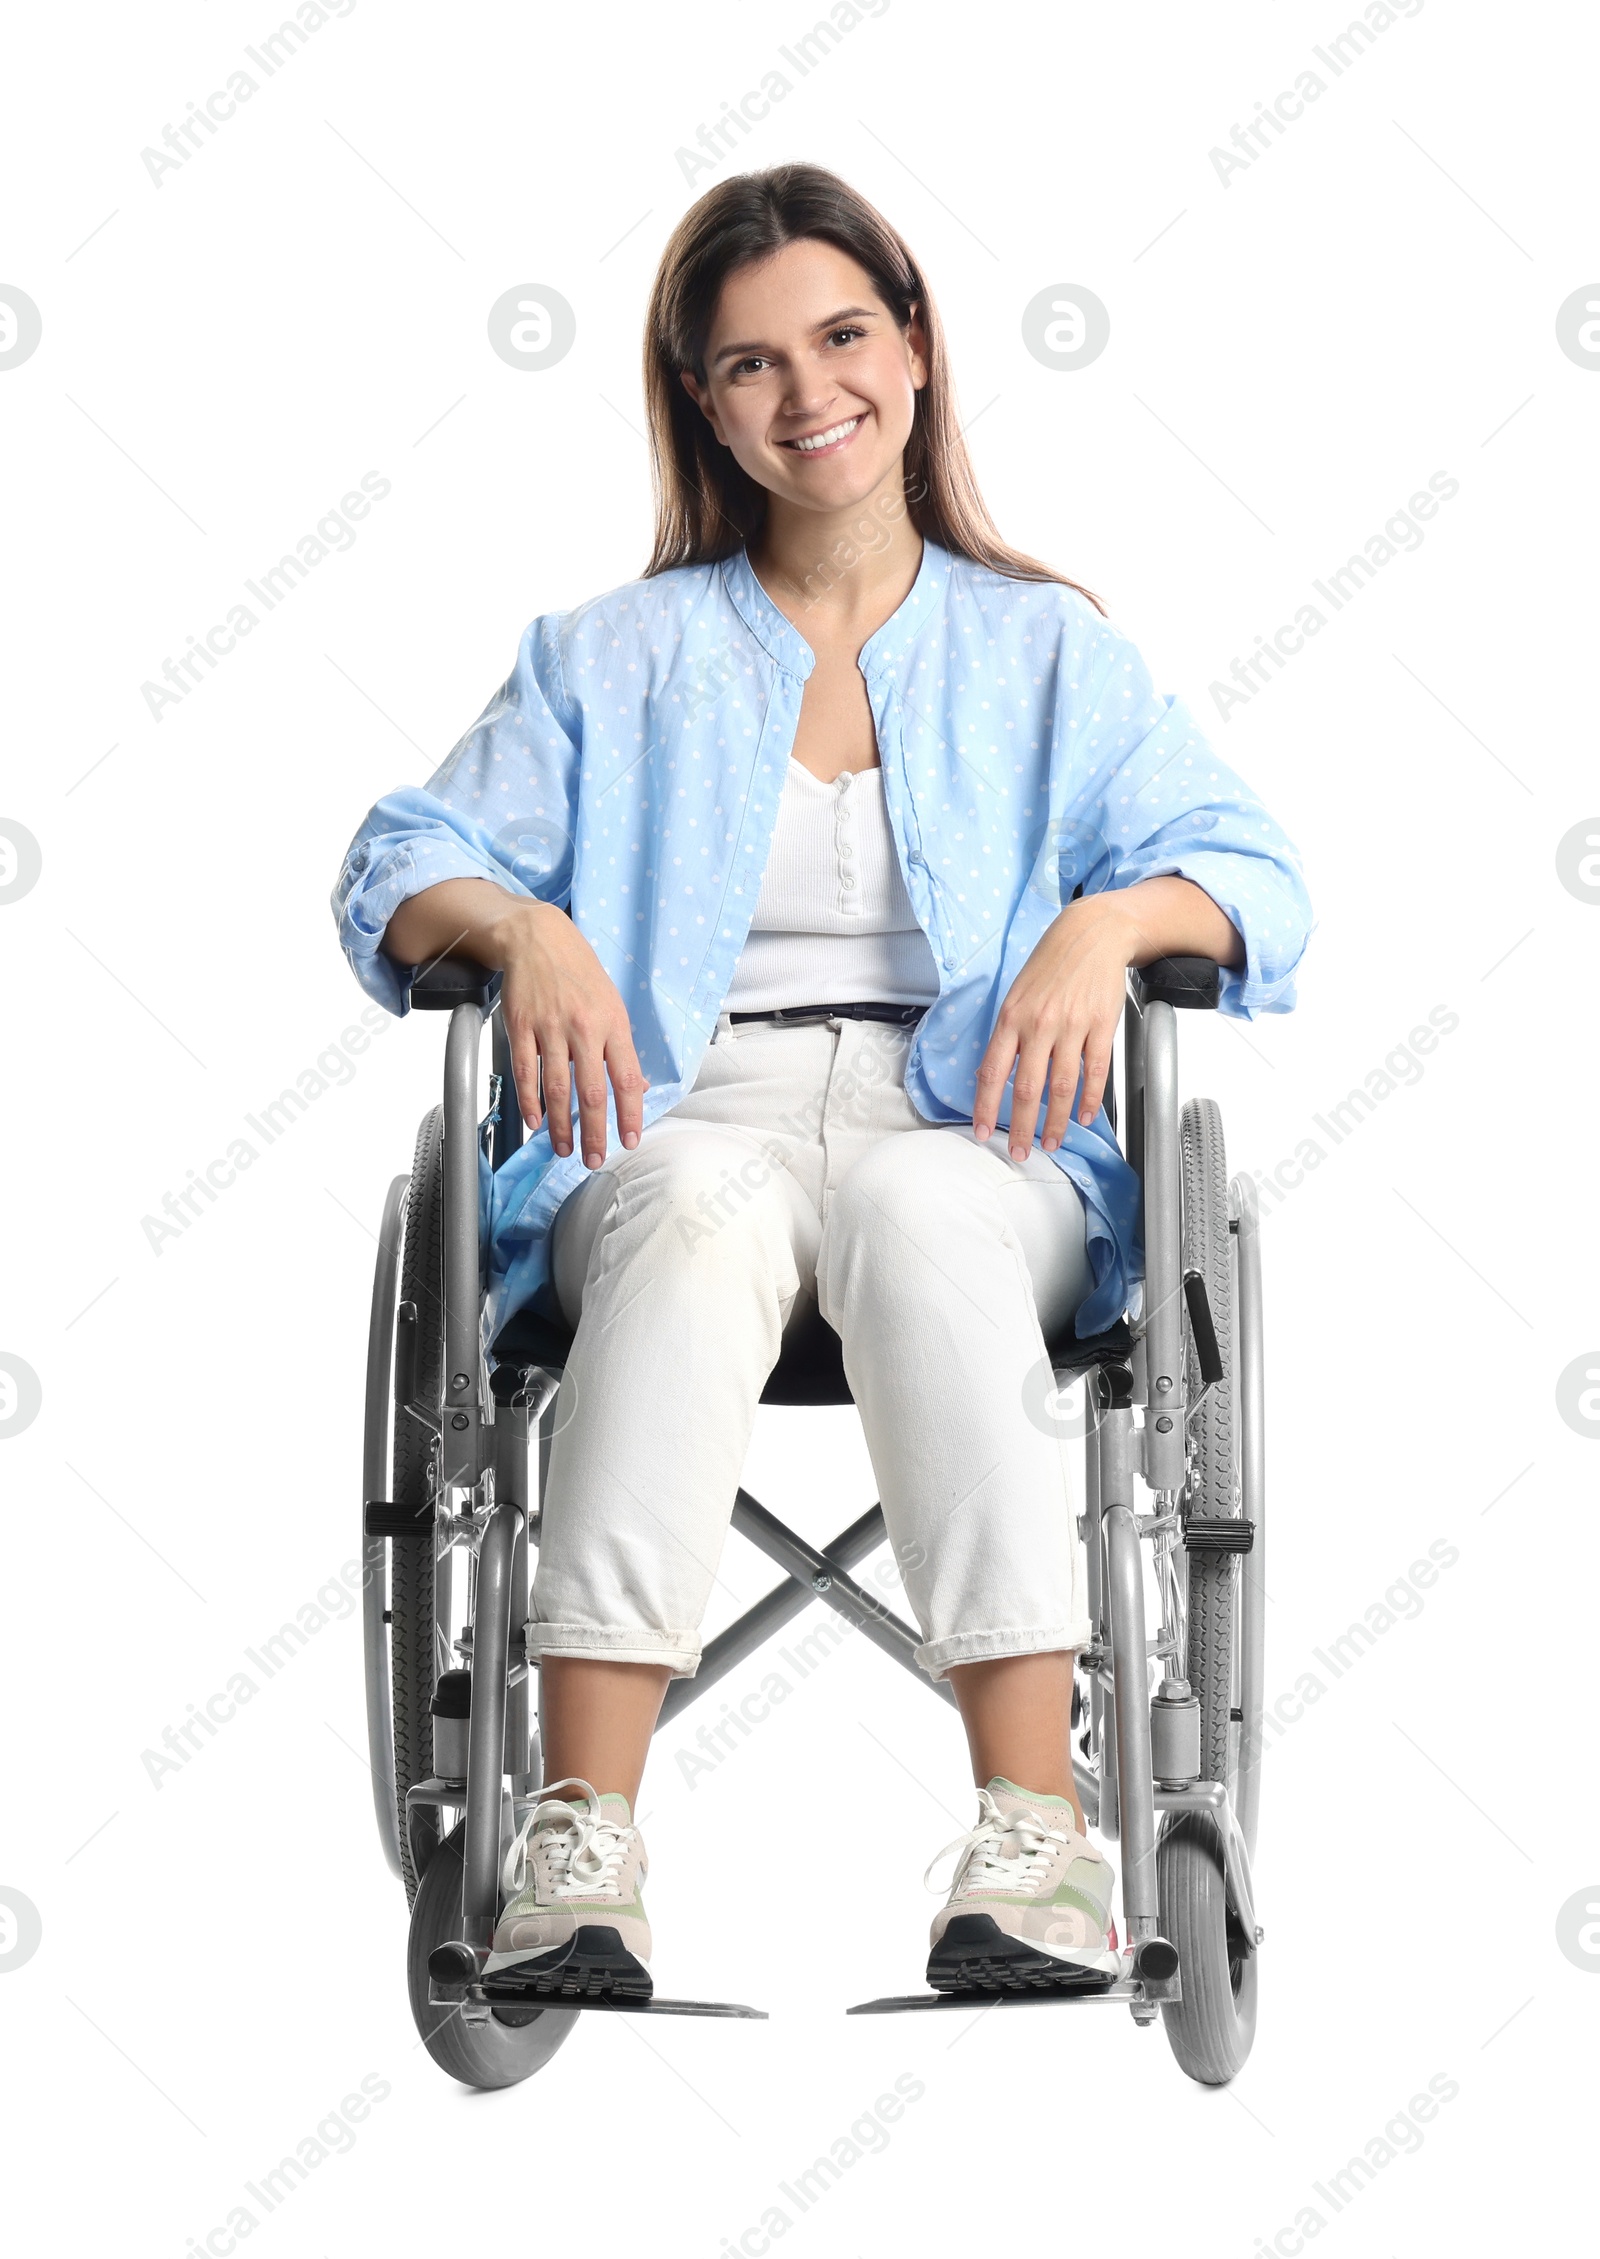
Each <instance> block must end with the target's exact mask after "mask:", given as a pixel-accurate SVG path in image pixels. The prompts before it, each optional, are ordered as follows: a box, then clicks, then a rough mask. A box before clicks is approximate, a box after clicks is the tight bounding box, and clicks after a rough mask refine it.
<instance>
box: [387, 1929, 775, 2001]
mask: <svg viewBox="0 0 1600 2259" xmlns="http://www.w3.org/2000/svg"><path fill="white" fill-rule="evenodd" d="M579 1936H580V1937H581V1938H582V1939H583V1940H584V1952H583V1955H582V1958H581V1965H573V1966H570V1967H569V1957H570V1956H571V1951H572V1949H571V1948H570V1947H569V1948H568V1950H567V1952H566V1953H530V1954H527V1955H526V1956H525V1957H524V1958H523V1959H522V1960H520V1961H518V1962H513V1963H512V1964H511V1965H510V1966H509V1967H502V1968H498V1969H494V1970H490V1971H488V1972H487V1973H483V1963H484V1961H485V1960H486V1959H487V1955H486V1954H483V1953H482V1952H480V1951H479V1950H477V1949H475V1948H474V1947H472V1946H471V1945H468V1944H467V1943H466V1942H465V1941H464V1940H462V1939H459V1938H453V1939H451V1940H450V1941H449V1942H448V1943H446V1944H444V1945H439V1946H435V1948H434V1950H433V1952H432V1953H430V1954H429V1956H428V2004H429V2006H430V2007H433V2008H459V2009H461V2010H463V2011H464V2012H465V2013H466V2014H467V2016H468V2017H469V2019H470V2018H471V2017H472V2016H473V2015H474V2013H476V2014H477V2015H480V2016H481V2015H486V2014H488V2013H490V2012H492V2011H493V2010H494V2009H495V2008H534V2009H544V2008H549V2009H552V2010H555V2011H557V2012H558V2013H562V2014H565V2013H568V2012H572V2013H576V2012H577V2011H579V2010H583V2009H596V2008H600V2009H608V2010H610V2012H611V2013H612V2014H613V2015H626V2016H744V2017H750V2018H753V2019H756V2020H757V2021H759V2022H762V2023H765V2022H766V2021H767V2012H766V2010H765V2009H764V2008H746V2007H744V2006H742V2005H741V2004H740V2003H738V2002H737V2001H725V2000H658V1999H657V1998H656V1997H655V1996H654V1993H653V1991H652V1988H651V1983H650V1974H649V1971H648V1970H647V1969H646V1968H644V1966H643V1965H642V1964H641V1963H640V1962H638V1961H636V1960H634V1958H633V1956H632V1955H631V1954H630V1953H626V1952H624V1951H623V1950H622V1947H621V1944H620V1941H619V1940H618V1939H617V1936H616V1932H615V1931H614V1930H610V1929H588V1930H583V1931H580V1932H579ZM575 1942H576V1941H575Z"/></svg>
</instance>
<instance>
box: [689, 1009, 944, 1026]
mask: <svg viewBox="0 0 1600 2259" xmlns="http://www.w3.org/2000/svg"><path fill="white" fill-rule="evenodd" d="M927 1009H928V1007H927V1005H926V1004H879V1003H867V1004H786V1005H784V1006H783V1007H782V1008H781V1009H780V1010H779V1011H776V1012H730V1013H729V1014H728V1018H729V1020H730V1021H731V1022H732V1023H733V1024H734V1025H735V1026H737V1025H738V1023H739V1022H740V1021H741V1020H768V1021H770V1022H771V1023H772V1025H773V1026H774V1027H780V1028H793V1027H804V1026H807V1025H810V1024H812V1023H814V1022H816V1021H817V1020H888V1021H890V1022H891V1023H892V1025H894V1026H895V1027H901V1028H914V1027H915V1026H916V1024H917V1022H918V1020H920V1019H921V1018H922V1016H923V1014H924V1013H925V1012H926V1011H927Z"/></svg>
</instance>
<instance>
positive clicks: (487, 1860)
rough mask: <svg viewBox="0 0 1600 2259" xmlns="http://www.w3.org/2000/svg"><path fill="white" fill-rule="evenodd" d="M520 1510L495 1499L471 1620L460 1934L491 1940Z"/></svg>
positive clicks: (481, 1551) (483, 1941)
mask: <svg viewBox="0 0 1600 2259" xmlns="http://www.w3.org/2000/svg"><path fill="white" fill-rule="evenodd" d="M524 1528H525V1524H524V1521H523V1513H522V1509H521V1508H520V1507H518V1506H509V1505H508V1506H497V1507H496V1508H495V1510H494V1512H493V1513H492V1514H491V1515H490V1517H489V1521H488V1526H487V1527H486V1528H485V1530H484V1533H483V1538H482V1541H481V1543H480V1544H479V1547H478V1580H477V1582H478V1590H477V1607H476V1611H475V1613H474V1616H473V1619H472V1726H471V1733H470V1737H469V1739H468V1742H467V1817H466V1840H465V1844H464V1846H463V1861H462V1878H461V1913H462V1930H461V1934H462V1936H463V1937H464V1938H465V1939H466V1941H467V1943H468V1944H469V1945H487V1944H488V1942H489V1940H490V1938H491V1937H492V1936H493V1935H494V1925H495V1917H496V1915H497V1914H498V1912H499V1910H500V1815H501V1809H502V1792H503V1786H504V1778H503V1777H504V1773H505V1761H506V1666H507V1660H508V1650H509V1646H510V1633H511V1581H512V1569H513V1565H514V1562H515V1557H516V1550H517V1536H518V1532H519V1530H522V1529H524Z"/></svg>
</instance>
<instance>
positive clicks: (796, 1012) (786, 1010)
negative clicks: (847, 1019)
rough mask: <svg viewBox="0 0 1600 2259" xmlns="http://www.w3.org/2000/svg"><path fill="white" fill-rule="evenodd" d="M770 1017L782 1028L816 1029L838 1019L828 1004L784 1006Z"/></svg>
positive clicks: (774, 1023)
mask: <svg viewBox="0 0 1600 2259" xmlns="http://www.w3.org/2000/svg"><path fill="white" fill-rule="evenodd" d="M769 1016H770V1018H771V1020H772V1023H773V1025H774V1026H775V1027H780V1028H802V1027H816V1026H818V1025H819V1024H820V1023H821V1022H823V1021H825V1020H831V1019H833V1018H835V1017H836V1015H835V1014H834V1013H833V1012H832V1011H831V1010H830V1009H829V1007H828V1006H827V1005H826V1004H783V1005H780V1006H779V1007H778V1009H777V1011H775V1012H773V1013H771V1014H770V1015H769Z"/></svg>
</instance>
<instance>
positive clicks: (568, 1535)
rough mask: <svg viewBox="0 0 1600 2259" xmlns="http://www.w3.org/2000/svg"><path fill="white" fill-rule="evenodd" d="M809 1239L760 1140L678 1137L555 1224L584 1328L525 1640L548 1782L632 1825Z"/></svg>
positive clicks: (608, 1170) (572, 1205)
mask: <svg viewBox="0 0 1600 2259" xmlns="http://www.w3.org/2000/svg"><path fill="white" fill-rule="evenodd" d="M730 1187H731V1189H730ZM808 1222H809V1242H810V1244H809V1245H808V1244H807V1242H808V1230H807V1226H808ZM818 1229H819V1227H818V1225H817V1221H816V1217H815V1215H814V1213H813V1212H812V1211H811V1210H810V1209H809V1206H808V1204H807V1203H806V1202H805V1201H804V1199H803V1197H802V1196H801V1195H800V1194H799V1192H798V1189H797V1188H796V1186H795V1185H794V1183H793V1181H792V1179H791V1178H790V1176H789V1172H788V1171H787V1170H786V1169H784V1168H783V1167H782V1166H781V1162H775V1160H774V1158H773V1154H772V1152H771V1151H769V1150H768V1149H767V1147H765V1146H764V1145H763V1144H762V1143H761V1141H760V1140H759V1138H758V1137H757V1136H756V1135H755V1134H754V1133H753V1132H750V1133H747V1132H741V1131H738V1130H735V1129H731V1128H727V1127H722V1126H717V1127H713V1126H710V1125H708V1124H705V1123H697V1122H683V1121H677V1122H675V1121H673V1120H672V1119H671V1117H667V1118H666V1119H664V1120H663V1121H662V1122H659V1123H657V1124H655V1125H653V1127H652V1129H651V1130H650V1131H647V1132H646V1134H645V1136H644V1137H643V1138H642V1139H641V1141H640V1143H639V1145H638V1146H637V1147H635V1148H634V1150H633V1151H632V1152H631V1153H630V1152H622V1153H619V1154H618V1155H617V1156H616V1157H615V1159H614V1161H612V1162H608V1163H607V1165H606V1167H605V1168H604V1169H603V1170H600V1171H597V1172H596V1173H595V1175H594V1176H592V1177H590V1178H589V1179H587V1180H586V1181H585V1182H584V1183H583V1184H582V1185H581V1186H580V1187H579V1189H578V1191H577V1192H576V1193H574V1194H573V1196H572V1198H571V1200H570V1201H569V1202H568V1203H567V1204H566V1205H565V1206H564V1207H563V1208H562V1210H561V1211H560V1214H559V1216H558V1218H557V1223H556V1233H555V1241H554V1246H553V1249H552V1256H553V1262H554V1270H555V1279H556V1286H557V1291H558V1293H559V1295H560V1298H561V1300H562V1303H563V1307H564V1308H565V1309H566V1311H567V1314H568V1317H569V1320H570V1319H574V1318H575V1319H577V1320H578V1323H577V1331H576V1336H575V1339H574V1343H573V1351H572V1356H571V1359H570V1360H569V1362H568V1365H567V1369H566V1373H565V1376H564V1378H563V1381H562V1386H561V1392H560V1395H559V1397H558V1399H557V1407H556V1426H555V1433H554V1437H553V1440H552V1445H551V1453H550V1464H549V1469H548V1477H547V1481H546V1487H545V1498H544V1504H543V1514H542V1523H541V1536H540V1548H539V1561H538V1571H537V1575H536V1577H535V1581H534V1589H533V1600H532V1609H531V1619H530V1623H529V1628H528V1644H529V1650H530V1653H531V1654H532V1655H533V1656H535V1657H537V1658H538V1659H539V1663H540V1668H541V1674H542V1685H543V1696H542V1712H543V1721H544V1776H545V1778H546V1779H547V1780H559V1779H563V1778H566V1777H569V1776H572V1777H576V1778H578V1779H582V1780H587V1781H589V1782H590V1783H591V1784H592V1785H593V1786H594V1787H595V1788H596V1789H599V1790H601V1791H602V1792H605V1791H608V1790H609V1791H614V1792H616V1793H619V1794H621V1795H624V1796H626V1797H627V1798H628V1800H629V1804H630V1807H631V1805H632V1803H633V1800H634V1798H635V1797H636V1795H637V1793H638V1786H639V1779H640V1775H641V1773H642V1771H643V1768H644V1761H645V1756H646V1753H647V1751H648V1749H649V1745H650V1738H651V1734H652V1733H653V1731H654V1728H655V1722H656V1718H657V1715H658V1713H659V1711H660V1707H661V1700H662V1696H663V1694H664V1693H665V1691H666V1688H667V1685H668V1684H669V1682H670V1681H671V1679H672V1678H674V1677H675V1676H687V1675H690V1674H692V1672H693V1671H694V1669H695V1667H696V1665H697V1663H698V1661H699V1655H700V1639H699V1625H700V1620H701V1617H702V1615H703V1613H704V1610H705V1606H706V1602H707V1600H708V1598H709V1596H710V1592H711V1588H712V1586H713V1584H714V1583H715V1581H716V1572H717V1564H718V1561H719V1559H720V1557H721V1551H722V1546H723V1542H724V1540H725V1538H726V1535H727V1529H728V1523H729V1518H730V1516H731V1514H732V1510H733V1499H734V1492H735V1490H736V1489H737V1487H738V1481H739V1476H740V1473H741V1472H742V1470H743V1465H744V1459H745V1454H746V1452H747V1450H748V1448H749V1441H750V1434H751V1430H752V1428H753V1425H754V1420H755V1410H756V1405H757V1403H758V1401H759V1398H760V1394H761V1390H762V1387H763V1385H764V1383H765V1381H766V1377H767V1375H768V1373H769V1372H770V1371H771V1370H772V1367H773V1365H774V1364H775V1363H776V1361H777V1356H778V1350H779V1346H780V1343H781V1339H782V1332H783V1326H784V1323H785V1321H786V1320H787V1317H788V1315H789V1312H790V1310H791V1309H792V1307H793V1304H794V1300H795V1297H796V1295H797V1293H798V1291H799V1289H800V1287H801V1283H802V1275H803V1274H804V1275H805V1276H806V1277H807V1278H809V1275H810V1266H811V1263H812V1261H813V1260H814V1246H815V1240H816V1236H817V1232H818Z"/></svg>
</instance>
